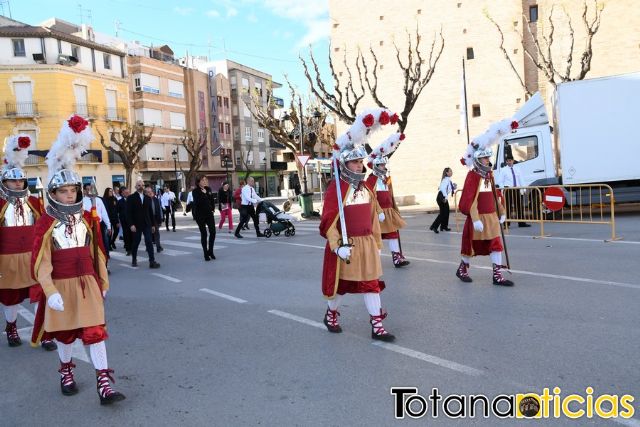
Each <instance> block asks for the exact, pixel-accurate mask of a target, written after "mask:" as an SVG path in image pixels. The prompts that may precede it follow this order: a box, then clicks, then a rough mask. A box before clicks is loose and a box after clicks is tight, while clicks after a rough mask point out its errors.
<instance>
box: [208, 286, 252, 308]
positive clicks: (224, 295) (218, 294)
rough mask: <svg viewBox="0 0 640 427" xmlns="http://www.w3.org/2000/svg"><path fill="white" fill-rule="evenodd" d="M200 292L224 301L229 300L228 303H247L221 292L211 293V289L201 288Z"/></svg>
mask: <svg viewBox="0 0 640 427" xmlns="http://www.w3.org/2000/svg"><path fill="white" fill-rule="evenodd" d="M200 290H201V291H202V292H206V293H208V294H211V295H215V296H217V297H220V298H224V299H226V300H229V301H233V302H237V303H238V304H244V303H245V302H247V301H246V300H243V299H241V298H236V297H233V296H231V295H227V294H223V293H222V292H216V291H212V290H211V289H207V288H202V289H200Z"/></svg>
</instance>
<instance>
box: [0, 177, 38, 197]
mask: <svg viewBox="0 0 640 427" xmlns="http://www.w3.org/2000/svg"><path fill="white" fill-rule="evenodd" d="M30 194H31V193H29V187H26V188H25V189H23V190H12V189H10V188H9V187H7V186H6V185H5V184H4V181H0V197H1V198H3V199H5V200H8V201H10V202H12V201H14V200H15V199H21V198H24V197H28V196H29V195H30Z"/></svg>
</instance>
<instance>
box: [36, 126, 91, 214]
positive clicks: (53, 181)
mask: <svg viewBox="0 0 640 427" xmlns="http://www.w3.org/2000/svg"><path fill="white" fill-rule="evenodd" d="M93 139H94V136H93V132H92V131H91V128H90V127H89V122H88V121H87V120H85V119H84V118H83V117H81V116H78V115H73V116H71V117H70V118H69V119H68V120H65V121H64V123H63V124H62V129H60V133H58V138H57V139H56V140H55V141H54V143H53V145H52V146H51V149H50V150H49V154H47V165H48V166H49V178H48V181H49V183H48V185H47V189H48V190H49V191H48V192H47V199H48V200H49V206H52V207H53V208H54V209H55V210H57V211H59V212H61V213H63V214H74V213H77V211H78V207H80V209H82V196H81V193H80V187H81V186H82V180H81V179H80V176H79V175H78V174H77V173H76V172H75V171H74V170H73V168H74V166H75V164H76V161H77V160H78V159H79V158H80V157H81V156H82V154H83V153H85V152H86V151H87V149H88V148H89V145H90V144H91V141H93ZM66 185H75V186H77V187H78V195H79V200H76V203H73V204H70V205H67V204H64V203H60V202H58V201H56V200H54V199H53V198H52V197H51V196H50V193H51V192H53V191H55V190H56V189H58V188H60V187H64V186H66Z"/></svg>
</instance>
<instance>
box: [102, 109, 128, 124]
mask: <svg viewBox="0 0 640 427" xmlns="http://www.w3.org/2000/svg"><path fill="white" fill-rule="evenodd" d="M104 119H105V120H106V121H108V122H126V121H127V110H126V109H125V108H105V109H104Z"/></svg>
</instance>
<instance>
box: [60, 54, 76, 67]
mask: <svg viewBox="0 0 640 427" xmlns="http://www.w3.org/2000/svg"><path fill="white" fill-rule="evenodd" d="M77 63H78V58H76V57H75V56H73V55H58V64H60V65H76V64H77Z"/></svg>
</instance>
